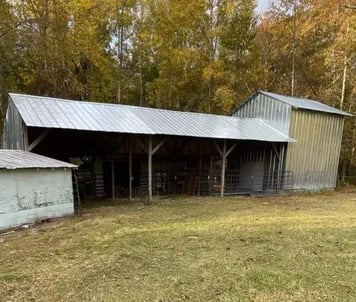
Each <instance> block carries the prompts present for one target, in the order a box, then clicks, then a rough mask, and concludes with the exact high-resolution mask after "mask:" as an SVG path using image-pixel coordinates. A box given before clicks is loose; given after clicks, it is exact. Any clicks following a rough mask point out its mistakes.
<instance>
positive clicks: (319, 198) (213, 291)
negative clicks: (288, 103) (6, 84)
mask: <svg viewBox="0 0 356 302" xmlns="http://www.w3.org/2000/svg"><path fill="white" fill-rule="evenodd" d="M0 300H1V301H162V302H166V301H167V302H168V301H356V193H324V194H315V195H302V196H288V197H286V196H285V197H274V198H272V197H271V198H247V197H231V198H223V199H220V198H188V197H186V198H174V199H169V198H165V199H157V200H155V201H154V202H153V203H151V204H149V205H147V204H146V205H145V204H143V203H140V202H138V201H137V202H134V203H132V204H129V203H124V204H123V203H119V202H108V201H106V202H103V203H102V204H100V203H96V204H95V205H90V206H87V207H86V208H85V209H84V211H83V216H82V217H80V218H68V219H61V220H58V221H54V222H51V223H47V224H43V225H40V226H37V227H34V228H31V229H27V230H22V231H17V232H12V233H9V234H3V235H0Z"/></svg>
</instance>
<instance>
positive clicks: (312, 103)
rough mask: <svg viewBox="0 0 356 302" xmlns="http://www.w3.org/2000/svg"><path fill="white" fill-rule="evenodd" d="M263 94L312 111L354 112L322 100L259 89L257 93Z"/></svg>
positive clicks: (348, 114) (339, 113) (347, 114)
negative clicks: (343, 109)
mask: <svg viewBox="0 0 356 302" xmlns="http://www.w3.org/2000/svg"><path fill="white" fill-rule="evenodd" d="M258 93H260V94H263V95H266V96H268V97H272V98H274V99H276V100H278V101H280V102H283V103H286V104H289V105H291V106H292V107H294V108H300V109H306V110H311V111H319V112H325V113H331V114H338V115H343V116H352V114H350V113H347V112H345V111H342V110H340V109H337V108H335V107H332V106H329V105H327V104H324V103H322V102H321V101H317V100H311V99H307V98H303V97H296V96H289V95H283V94H278V93H274V92H268V91H263V90H258V91H257V94H258Z"/></svg>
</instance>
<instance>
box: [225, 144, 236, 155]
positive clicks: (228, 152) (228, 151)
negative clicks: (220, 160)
mask: <svg viewBox="0 0 356 302" xmlns="http://www.w3.org/2000/svg"><path fill="white" fill-rule="evenodd" d="M235 147H236V144H233V145H232V146H231V147H230V148H229V149H228V150H227V151H226V154H225V157H228V156H229V155H230V153H231V152H232V151H233V150H234V149H235Z"/></svg>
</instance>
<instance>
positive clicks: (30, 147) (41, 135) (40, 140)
mask: <svg viewBox="0 0 356 302" xmlns="http://www.w3.org/2000/svg"><path fill="white" fill-rule="evenodd" d="M50 131H51V129H45V130H44V131H42V133H41V134H40V135H39V136H38V137H37V138H36V139H35V140H34V141H33V142H32V143H31V144H30V145H29V146H28V147H27V151H31V150H32V149H33V148H35V147H36V146H37V145H38V144H39V143H40V142H42V141H43V139H44V138H45V137H46V136H47V135H48V134H49V133H50Z"/></svg>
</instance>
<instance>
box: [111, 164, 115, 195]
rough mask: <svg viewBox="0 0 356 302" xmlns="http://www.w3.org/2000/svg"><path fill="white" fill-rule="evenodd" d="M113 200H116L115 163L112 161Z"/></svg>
mask: <svg viewBox="0 0 356 302" xmlns="http://www.w3.org/2000/svg"><path fill="white" fill-rule="evenodd" d="M111 198H112V199H115V163H114V160H111Z"/></svg>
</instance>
